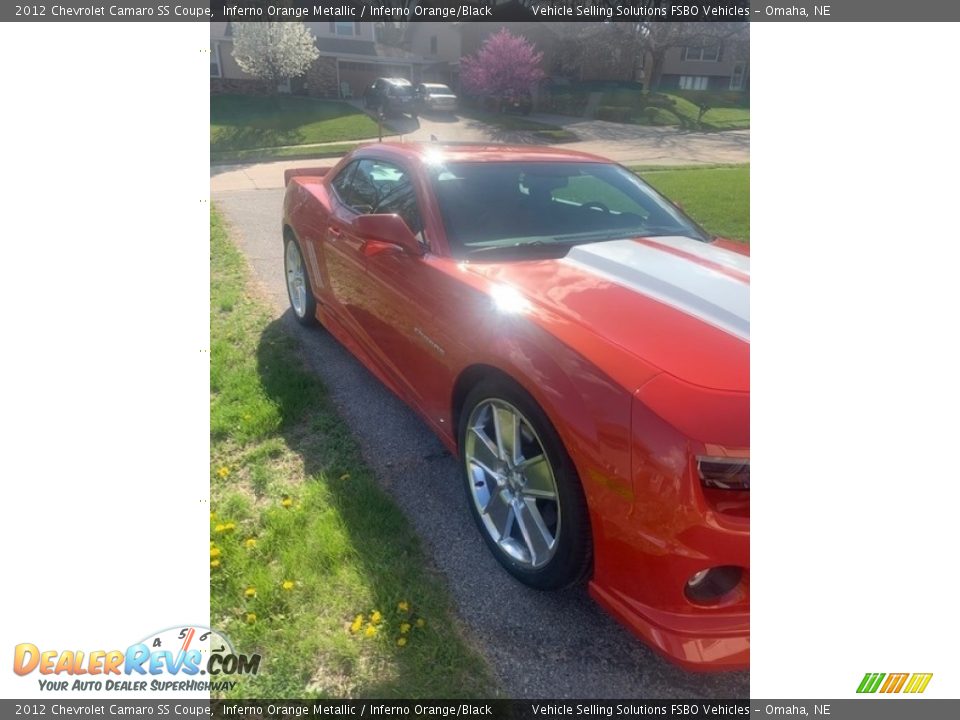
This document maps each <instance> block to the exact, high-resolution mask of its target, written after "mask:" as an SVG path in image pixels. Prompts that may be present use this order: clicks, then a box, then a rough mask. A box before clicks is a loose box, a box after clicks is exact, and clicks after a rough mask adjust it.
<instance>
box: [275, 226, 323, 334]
mask: <svg viewBox="0 0 960 720" xmlns="http://www.w3.org/2000/svg"><path fill="white" fill-rule="evenodd" d="M283 271H284V274H285V275H286V279H287V297H288V298H289V299H290V309H291V310H293V316H294V317H295V318H296V319H297V322H298V323H300V324H301V325H314V324H316V322H317V317H316V314H317V302H316V300H314V298H313V292H312V291H311V290H310V277H309V276H308V275H307V266H306V265H305V264H304V262H303V253H301V252H300V245H299V244H298V243H297V241H296V239H295V238H293V237H292V236H291V235H287V237H286V238H285V239H284V248H283Z"/></svg>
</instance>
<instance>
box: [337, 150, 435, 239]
mask: <svg viewBox="0 0 960 720" xmlns="http://www.w3.org/2000/svg"><path fill="white" fill-rule="evenodd" d="M348 197H349V199H348ZM344 200H345V201H346V202H347V203H348V204H349V205H351V206H352V207H353V209H354V210H356V211H357V212H359V213H396V214H397V215H399V216H400V217H402V218H403V220H404V222H406V223H407V225H408V226H409V228H410V230H411V231H412V232H413V233H414V234H415V235H416V234H417V233H418V232H420V231H421V230H422V229H423V223H422V221H421V219H420V211H419V209H418V207H417V194H416V191H415V190H414V187H413V183H412V182H411V181H410V176H409V175H408V174H407V172H406V171H405V170H403V169H401V168H399V167H397V166H396V165H393V164H392V163H387V162H382V161H380V160H360V161H359V162H358V163H357V171H356V172H355V173H354V175H353V178H352V182H351V183H350V190H349V195H348V196H345V197H344Z"/></svg>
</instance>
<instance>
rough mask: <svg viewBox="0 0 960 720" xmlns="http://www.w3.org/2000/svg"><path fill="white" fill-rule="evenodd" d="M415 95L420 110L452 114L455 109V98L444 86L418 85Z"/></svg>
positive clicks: (438, 84)
mask: <svg viewBox="0 0 960 720" xmlns="http://www.w3.org/2000/svg"><path fill="white" fill-rule="evenodd" d="M416 95H417V101H418V103H419V105H420V107H421V109H423V110H425V111H430V110H433V111H436V112H454V111H455V110H456V109H457V96H456V95H454V94H453V90H451V89H450V88H449V87H447V86H446V85H442V84H440V83H420V84H419V85H417V90H416Z"/></svg>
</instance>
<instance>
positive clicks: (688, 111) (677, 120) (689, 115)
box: [598, 90, 750, 130]
mask: <svg viewBox="0 0 960 720" xmlns="http://www.w3.org/2000/svg"><path fill="white" fill-rule="evenodd" d="M658 98H659V99H658ZM701 100H707V101H709V102H710V104H711V105H712V107H711V109H710V110H708V111H707V112H706V113H705V114H704V116H703V118H702V120H701V121H700V123H699V125H698V123H697V118H698V117H699V115H700V108H699V107H698V106H697V103H698V102H699V101H701ZM598 117H599V118H600V119H609V120H614V121H617V122H630V123H633V124H635V125H661V126H664V125H680V126H683V127H686V128H691V129H700V130H737V129H741V128H748V127H750V106H749V98H747V97H745V96H744V95H742V94H740V93H735V92H711V91H692V90H689V91H685V90H677V91H673V92H665V93H660V94H658V95H653V96H650V95H644V94H643V93H642V92H640V91H639V90H614V91H610V92H607V93H604V95H603V97H602V99H601V101H600V107H599V109H598Z"/></svg>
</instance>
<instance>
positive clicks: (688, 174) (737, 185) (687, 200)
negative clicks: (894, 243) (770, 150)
mask: <svg viewBox="0 0 960 720" xmlns="http://www.w3.org/2000/svg"><path fill="white" fill-rule="evenodd" d="M631 170H633V171H634V172H636V173H637V174H638V175H640V176H641V177H642V178H643V179H644V180H646V181H647V182H648V183H650V184H651V185H653V186H654V187H655V188H656V189H657V190H659V191H660V192H662V193H663V194H664V195H666V196H667V197H668V198H670V199H671V200H673V201H674V202H679V203H680V204H681V205H683V209H684V210H685V211H686V213H687V214H688V215H690V216H691V217H692V218H693V219H694V220H696V221H697V222H698V223H700V224H701V225H702V226H703V227H705V228H706V229H707V230H708V231H710V232H712V233H714V234H716V235H722V236H723V237H726V238H729V239H731V240H739V241H741V242H746V243H749V242H750V166H749V165H726V166H712V167H710V166H708V167H684V168H650V167H634V168H631Z"/></svg>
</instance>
